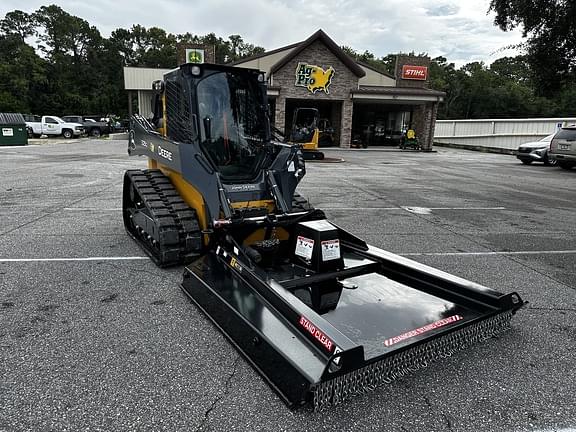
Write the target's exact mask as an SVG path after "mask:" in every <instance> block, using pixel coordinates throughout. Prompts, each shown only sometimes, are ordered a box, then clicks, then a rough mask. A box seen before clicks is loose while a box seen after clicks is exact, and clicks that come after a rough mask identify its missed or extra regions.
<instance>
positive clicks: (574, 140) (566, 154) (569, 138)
mask: <svg viewBox="0 0 576 432" xmlns="http://www.w3.org/2000/svg"><path fill="white" fill-rule="evenodd" d="M549 156H550V159H551V160H555V161H556V162H558V166H559V167H560V168H564V169H572V168H573V167H575V166H576V125H572V126H567V127H563V128H562V129H560V130H559V131H558V132H557V133H556V135H554V138H553V139H552V141H551V142H550V151H549Z"/></svg>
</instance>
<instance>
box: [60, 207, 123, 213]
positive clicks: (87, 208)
mask: <svg viewBox="0 0 576 432" xmlns="http://www.w3.org/2000/svg"><path fill="white" fill-rule="evenodd" d="M63 210H65V211H103V212H113V211H122V207H111V208H98V207H64V209H63Z"/></svg>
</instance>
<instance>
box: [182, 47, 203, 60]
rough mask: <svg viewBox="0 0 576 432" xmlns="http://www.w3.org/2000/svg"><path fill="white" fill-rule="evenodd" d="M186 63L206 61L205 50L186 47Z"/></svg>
mask: <svg viewBox="0 0 576 432" xmlns="http://www.w3.org/2000/svg"><path fill="white" fill-rule="evenodd" d="M186 63H204V50H203V49H198V48H186Z"/></svg>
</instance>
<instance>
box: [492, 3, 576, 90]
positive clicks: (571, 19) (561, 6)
mask: <svg viewBox="0 0 576 432" xmlns="http://www.w3.org/2000/svg"><path fill="white" fill-rule="evenodd" d="M490 10H493V11H494V12H496V18H495V20H494V23H495V24H496V25H498V26H499V27H500V28H501V29H502V30H504V31H507V30H511V29H513V28H516V27H520V28H521V29H522V33H523V35H524V37H526V42H525V46H526V51H527V55H526V59H527V62H528V63H529V64H530V65H531V68H532V70H533V72H534V80H535V84H536V89H537V90H538V93H539V94H540V95H547V94H550V93H555V94H561V93H564V92H565V91H571V90H570V89H566V85H567V84H568V85H569V86H570V85H574V84H575V83H576V25H575V23H576V2H575V1H574V0H532V1H526V0H491V2H490Z"/></svg>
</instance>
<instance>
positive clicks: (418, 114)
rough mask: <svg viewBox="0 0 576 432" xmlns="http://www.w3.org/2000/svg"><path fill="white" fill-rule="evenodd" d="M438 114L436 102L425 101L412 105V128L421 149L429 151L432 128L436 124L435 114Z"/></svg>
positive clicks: (432, 136)
mask: <svg viewBox="0 0 576 432" xmlns="http://www.w3.org/2000/svg"><path fill="white" fill-rule="evenodd" d="M437 114H438V103H437V102H433V103H427V104H424V105H418V106H416V107H414V115H413V118H412V128H413V129H414V131H415V132H416V136H417V137H418V140H419V141H420V144H421V145H422V150H423V151H431V150H432V145H433V140H434V128H435V126H436V115H437Z"/></svg>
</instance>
